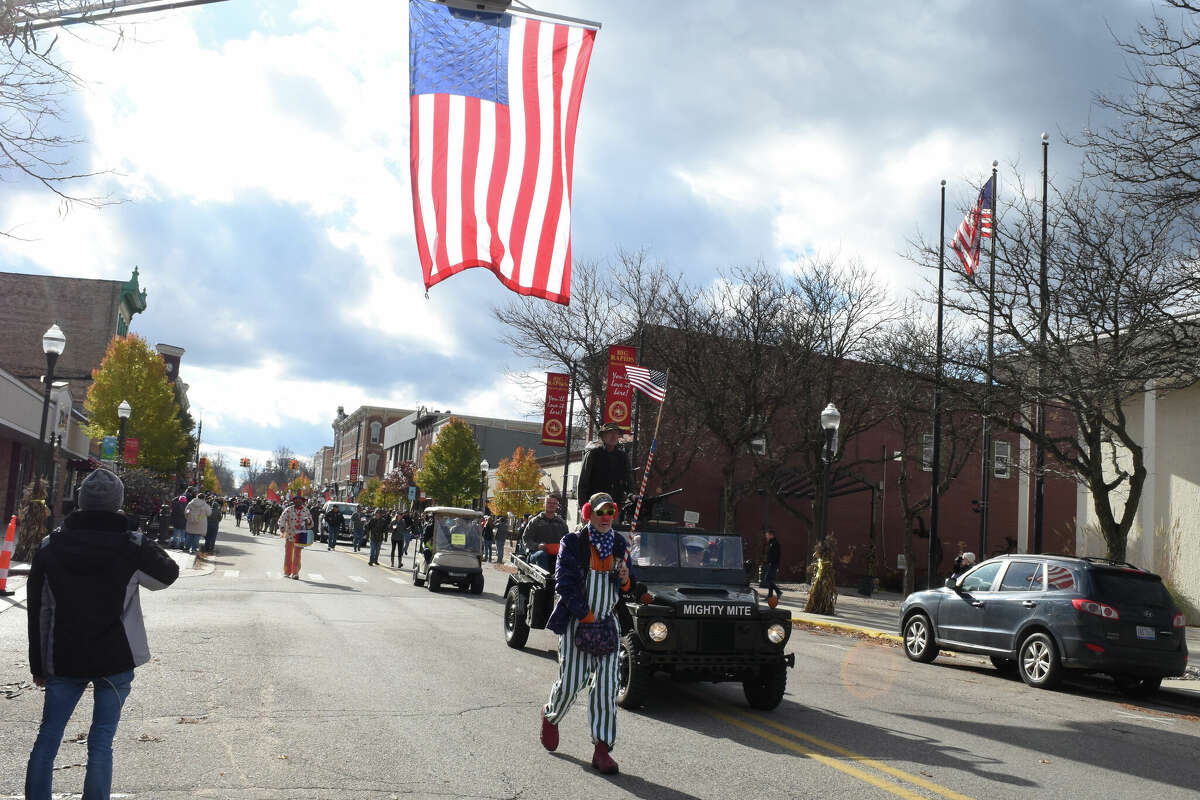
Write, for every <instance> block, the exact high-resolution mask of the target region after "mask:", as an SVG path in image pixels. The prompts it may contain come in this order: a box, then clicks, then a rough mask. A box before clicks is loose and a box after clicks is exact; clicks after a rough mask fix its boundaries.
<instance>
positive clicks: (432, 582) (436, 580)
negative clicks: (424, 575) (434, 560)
mask: <svg viewBox="0 0 1200 800" xmlns="http://www.w3.org/2000/svg"><path fill="white" fill-rule="evenodd" d="M441 590H442V573H440V572H438V571H437V570H436V569H431V570H429V591H431V592H440V591H441Z"/></svg>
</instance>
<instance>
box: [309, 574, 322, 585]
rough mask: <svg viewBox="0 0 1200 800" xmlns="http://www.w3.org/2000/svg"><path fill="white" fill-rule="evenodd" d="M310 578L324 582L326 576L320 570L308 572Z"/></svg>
mask: <svg viewBox="0 0 1200 800" xmlns="http://www.w3.org/2000/svg"><path fill="white" fill-rule="evenodd" d="M308 579H309V580H310V581H321V582H322V583H324V581H325V576H324V575H322V574H321V573H319V572H310V573H308Z"/></svg>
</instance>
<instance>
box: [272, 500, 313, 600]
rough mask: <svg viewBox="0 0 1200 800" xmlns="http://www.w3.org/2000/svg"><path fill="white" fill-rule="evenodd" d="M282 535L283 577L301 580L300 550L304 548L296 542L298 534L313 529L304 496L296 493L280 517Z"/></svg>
mask: <svg viewBox="0 0 1200 800" xmlns="http://www.w3.org/2000/svg"><path fill="white" fill-rule="evenodd" d="M279 528H280V530H281V531H282V533H280V535H281V536H282V537H283V539H284V544H283V577H285V578H291V579H292V580H294V581H298V580H300V551H301V550H302V549H304V548H302V547H300V546H299V545H297V544H296V534H297V533H299V532H300V531H307V530H312V514H309V513H308V509H307V508H306V507H305V505H304V497H303V496H302V495H296V496H295V497H293V498H292V504H291V505H290V506H288V507H287V508H286V509H285V510H284V511H283V512H282V513H281V514H280V517H279Z"/></svg>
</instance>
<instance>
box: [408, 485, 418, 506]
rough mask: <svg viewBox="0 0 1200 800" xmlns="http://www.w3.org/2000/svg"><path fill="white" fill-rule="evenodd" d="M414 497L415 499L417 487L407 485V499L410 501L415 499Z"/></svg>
mask: <svg viewBox="0 0 1200 800" xmlns="http://www.w3.org/2000/svg"><path fill="white" fill-rule="evenodd" d="M416 499H417V487H415V486H410V487H408V501H409V502H410V503H411V502H412V501H413V500H416Z"/></svg>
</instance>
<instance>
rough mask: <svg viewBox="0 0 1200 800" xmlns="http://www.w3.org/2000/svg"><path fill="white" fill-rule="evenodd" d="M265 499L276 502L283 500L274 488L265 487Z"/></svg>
mask: <svg viewBox="0 0 1200 800" xmlns="http://www.w3.org/2000/svg"><path fill="white" fill-rule="evenodd" d="M267 499H268V500H271V501H274V502H276V503H281V502H283V498H282V497H280V496H279V492H277V491H275V490H274V489H267Z"/></svg>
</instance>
